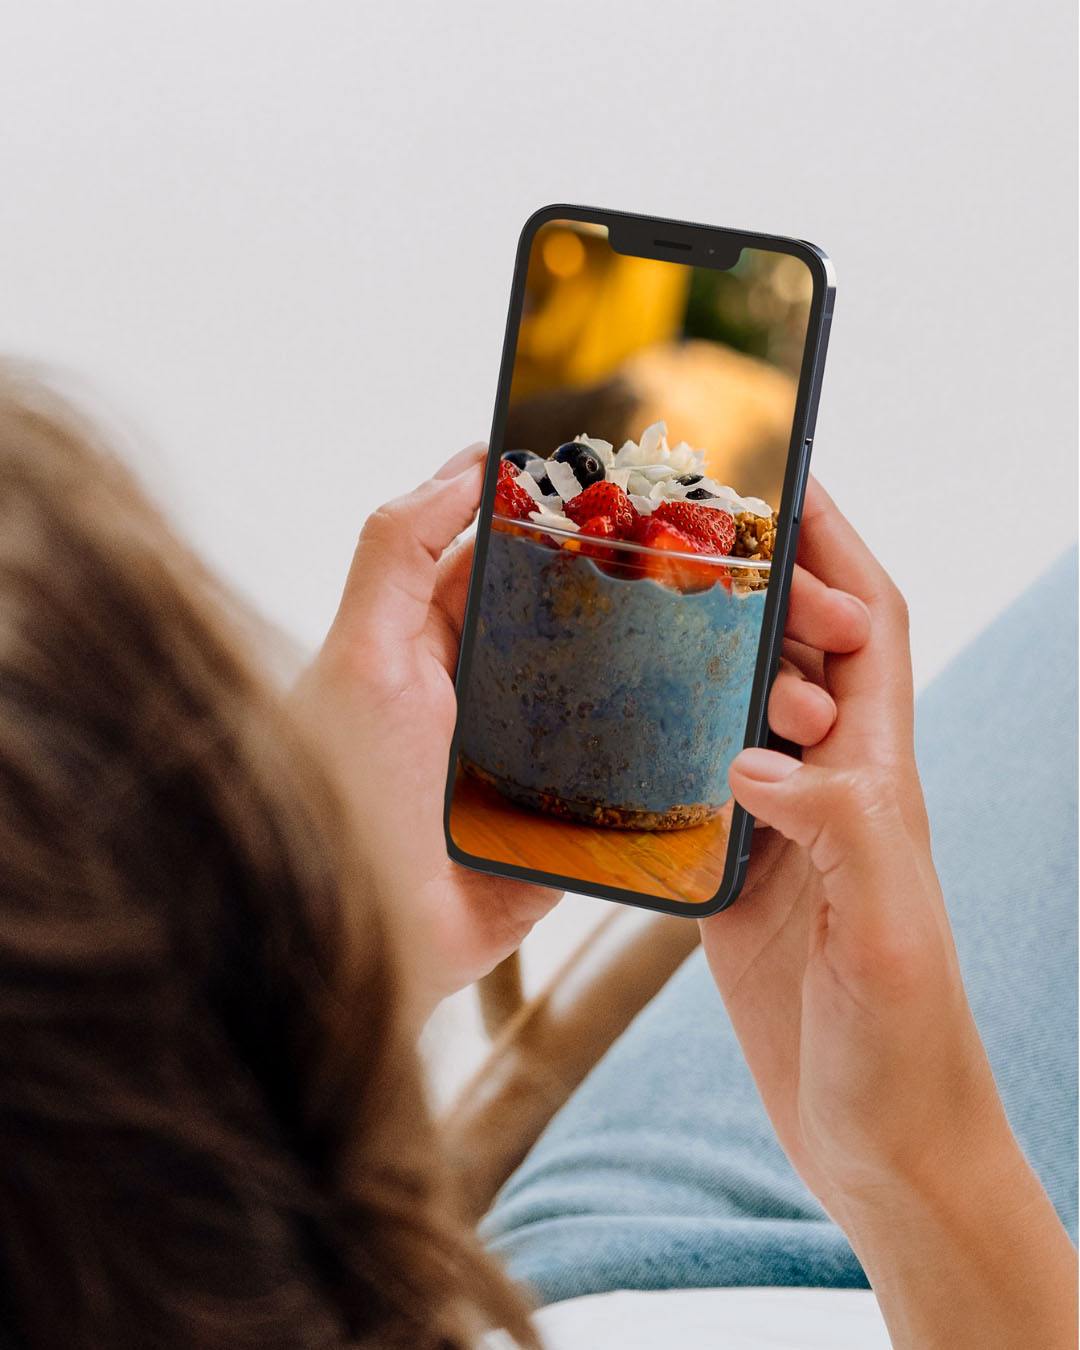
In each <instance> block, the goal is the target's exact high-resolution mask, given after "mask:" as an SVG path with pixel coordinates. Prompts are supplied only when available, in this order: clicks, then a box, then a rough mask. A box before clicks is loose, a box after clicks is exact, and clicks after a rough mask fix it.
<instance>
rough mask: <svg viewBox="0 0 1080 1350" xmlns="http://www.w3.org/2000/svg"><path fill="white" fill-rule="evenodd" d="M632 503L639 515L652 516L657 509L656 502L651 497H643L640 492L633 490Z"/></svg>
mask: <svg viewBox="0 0 1080 1350" xmlns="http://www.w3.org/2000/svg"><path fill="white" fill-rule="evenodd" d="M629 496H630V503H631V505H632V506H633V508H634V510H635V511H637V513H638V515H639V516H651V515H652V513H653V512H654V511H655V510H656V502H654V501H653V499H652V498H651V497H643V496H642V495H641V494H640V493H637V492H631V493H630V494H629Z"/></svg>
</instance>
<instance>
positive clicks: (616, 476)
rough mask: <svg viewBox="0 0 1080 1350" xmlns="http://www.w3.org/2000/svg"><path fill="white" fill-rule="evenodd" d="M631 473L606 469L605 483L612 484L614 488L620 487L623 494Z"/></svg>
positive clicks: (627, 470) (629, 471) (624, 470)
mask: <svg viewBox="0 0 1080 1350" xmlns="http://www.w3.org/2000/svg"><path fill="white" fill-rule="evenodd" d="M632 473H633V469H608V471H607V481H608V482H609V483H614V484H615V486H616V487H621V488H622V490H623V491H624V492H625V491H626V487H627V484H628V483H629V482H630V475H631V474H632Z"/></svg>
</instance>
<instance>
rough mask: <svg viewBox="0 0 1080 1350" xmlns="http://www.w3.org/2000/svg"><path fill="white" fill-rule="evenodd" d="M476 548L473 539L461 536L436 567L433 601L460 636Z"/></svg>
mask: <svg viewBox="0 0 1080 1350" xmlns="http://www.w3.org/2000/svg"><path fill="white" fill-rule="evenodd" d="M475 551H476V540H475V539H471V538H470V539H463V540H462V541H461V543H459V544H455V545H454V547H453V548H452V549H450V550H449V551H448V552H447V553H446V554H444V555H443V557H442V558H440V560H439V563H438V566H437V568H436V574H435V594H434V597H433V603H434V605H435V607H436V608H437V609H438V610H439V612H440V613H441V614H442V615H443V617H444V618H445V619H446V622H447V623H448V625H449V626H450V628H451V630H452V632H453V633H454V636H455V637H457V638H459V639H460V637H461V625H462V623H463V621H464V619H465V600H466V598H467V597H468V594H469V577H470V576H471V574H472V562H473V553H474V552H475Z"/></svg>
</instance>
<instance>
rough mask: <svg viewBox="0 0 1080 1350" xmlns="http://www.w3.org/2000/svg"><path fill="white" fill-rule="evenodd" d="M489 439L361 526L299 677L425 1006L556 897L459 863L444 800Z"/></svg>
mask: <svg viewBox="0 0 1080 1350" xmlns="http://www.w3.org/2000/svg"><path fill="white" fill-rule="evenodd" d="M484 455H485V448H484V447H483V446H480V445H474V446H471V447H470V448H469V449H467V450H463V451H462V452H461V453H460V454H458V455H455V456H454V457H453V459H451V460H450V461H449V462H448V463H447V464H446V465H444V466H443V468H442V469H440V470H439V472H438V473H437V474H436V475H435V477H434V478H433V479H431V480H430V481H429V482H426V483H423V484H421V486H420V487H418V488H416V489H415V490H414V491H413V492H410V493H409V494H408V495H407V496H404V497H399V498H398V499H397V500H396V501H393V502H390V503H389V504H388V505H387V506H384V507H381V508H380V509H379V510H378V511H376V512H375V513H374V515H372V516H371V518H370V519H369V520H368V521H367V523H366V524H365V525H364V528H363V530H362V532H361V534H360V540H359V543H358V544H357V547H356V554H355V556H354V558H353V563H352V567H351V569H350V572H349V577H348V580H347V581H346V583H345V593H344V595H343V596H342V600H341V606H340V608H339V609H338V613H337V616H336V618H335V619H334V622H333V624H332V626H331V628H330V632H329V634H328V635H327V638H326V642H325V643H324V645H323V648H322V650H321V651H320V652H319V655H318V656H317V657H316V659H315V662H314V664H313V665H312V666H311V668H310V670H309V671H308V672H307V673H306V674H305V676H304V678H303V679H302V680H301V682H300V684H299V686H298V688H297V693H296V697H297V701H298V705H299V707H300V709H301V712H302V714H303V715H304V717H305V718H306V720H307V722H308V724H309V725H310V726H312V727H313V728H314V729H315V732H316V734H317V735H318V737H319V738H320V739H321V741H322V742H323V744H324V745H325V746H326V748H327V749H328V751H329V752H330V754H331V756H332V758H333V761H334V763H335V764H336V766H337V769H338V772H339V775H340V778H341V780H342V782H343V784H344V788H345V792H346V794H347V798H348V802H349V805H350V806H351V808H352V814H353V817H354V818H355V821H356V826H357V830H358V832H359V838H360V841H361V845H362V847H363V848H364V850H365V859H366V860H367V861H368V862H369V864H370V867H371V872H372V877H373V884H374V885H375V886H376V887H377V888H378V891H379V893H380V895H381V897H382V899H383V901H384V903H385V904H386V905H387V906H388V907H389V909H390V911H391V913H392V915H393V917H394V918H395V919H396V920H397V926H398V930H399V934H400V940H401V946H402V948H403V950H404V952H405V954H406V956H407V959H408V965H409V969H410V972H411V974H412V975H413V976H414V979H415V985H414V989H413V991H412V993H413V997H414V1000H415V1004H416V1006H417V1008H418V1011H419V1013H420V1015H424V1014H426V1013H427V1012H430V1011H431V1009H432V1008H433V1007H434V1005H435V1004H436V1003H437V1002H438V1001H439V999H441V998H443V997H445V996H446V995H447V994H450V993H452V992H454V991H455V990H456V989H460V988H463V987H464V986H465V985H466V984H469V983H471V982H472V981H473V980H476V979H478V978H479V976H481V975H483V974H485V973H486V972H487V971H488V970H490V969H491V968H492V967H493V966H494V965H496V964H497V963H498V962H499V961H501V960H502V959H503V957H505V956H508V955H509V954H510V952H512V951H514V950H515V948H516V947H517V946H518V945H519V944H520V942H521V940H522V939H523V938H524V937H525V935H526V933H527V932H528V931H529V929H530V928H531V927H532V925H533V924H534V923H535V922H536V920H537V919H539V918H541V917H542V916H543V915H544V914H546V913H547V911H548V910H549V909H550V908H551V907H552V905H554V904H555V902H556V900H557V899H558V898H559V893H558V892H557V891H552V890H546V889H544V888H542V887H539V886H533V885H531V884H529V883H527V882H522V881H508V880H504V879H502V878H499V877H490V876H484V875H482V874H480V873H478V872H471V871H468V870H466V869H465V868H463V867H459V866H458V864H457V863H454V862H451V860H450V859H449V858H448V857H447V853H446V840H445V836H444V833H443V800H444V793H445V789H446V772H447V765H448V763H449V757H450V740H451V737H452V735H453V731H454V720H455V715H456V707H457V705H456V700H455V697H454V669H455V666H456V663H457V653H458V645H459V642H460V638H461V623H462V617H463V615H464V610H465V596H466V592H467V590H468V584H469V568H470V565H471V561H472V545H471V543H469V544H459V545H457V546H456V547H454V548H450V545H451V543H452V542H453V540H454V539H455V538H456V536H457V535H459V534H460V533H461V531H462V530H464V529H465V528H466V527H467V526H468V525H469V524H470V522H471V521H472V519H473V517H474V516H475V514H476V508H477V505H478V504H479V500H480V489H481V483H482V479H483V473H482V469H483V462H484Z"/></svg>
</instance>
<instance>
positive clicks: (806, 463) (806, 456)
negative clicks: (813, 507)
mask: <svg viewBox="0 0 1080 1350" xmlns="http://www.w3.org/2000/svg"><path fill="white" fill-rule="evenodd" d="M812 445H813V441H811V440H807V441H805V442H804V443H803V448H802V454H801V455H800V456H799V478H798V482H797V483H796V484H795V509H794V511H793V512H792V517H793V519H794V521H795V523H796V525H797V524H798V523H799V521H800V520H802V508H803V497H804V496H805V495H806V478H807V474H808V473H809V472H810V447H811V446H812Z"/></svg>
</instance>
